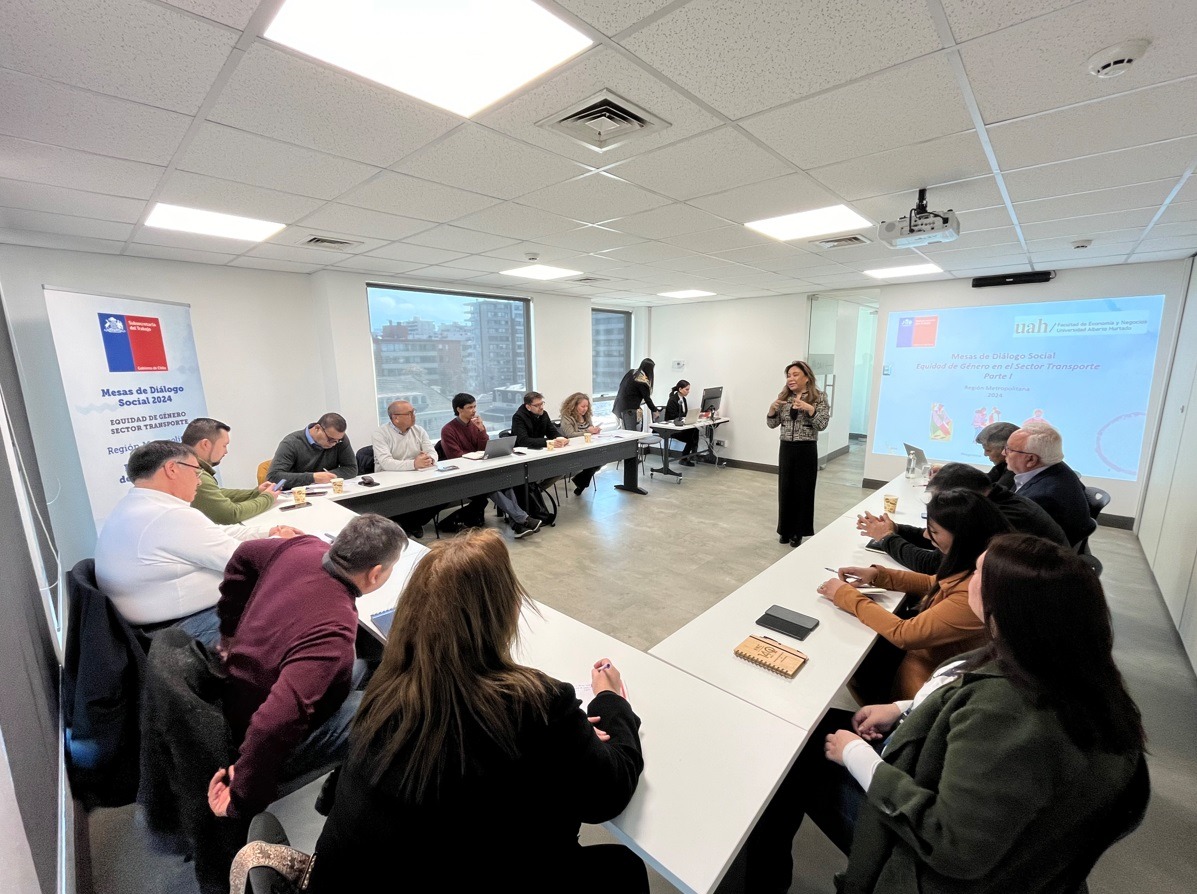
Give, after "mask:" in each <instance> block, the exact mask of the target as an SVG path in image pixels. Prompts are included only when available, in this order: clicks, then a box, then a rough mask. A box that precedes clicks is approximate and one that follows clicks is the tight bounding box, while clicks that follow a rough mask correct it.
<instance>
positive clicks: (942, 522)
mask: <svg viewBox="0 0 1197 894" xmlns="http://www.w3.org/2000/svg"><path fill="white" fill-rule="evenodd" d="M1009 531H1010V523H1009V522H1008V521H1006V519H1005V518H1004V517H1003V516H1002V514H1001V513H1000V512H998V510H997V507H996V506H994V505H993V504H992V503H990V502H989V501H988V500H987V499H985V497H983V496H981V495H980V494H974V493H972V492H970V491H966V490H945V491H940V492H939V493H936V494H935V495H934V496H932V497H931V500H930V502H929V503H928V504H927V533H928V534H929V535H930V537H931V540H932V542H933V543H934V544H935V546H936V547H937V548H938V549H939V551H940V553H941V554H942V556H943V558H942V559H941V560H940V563H939V570H938V571H936V573H935V574H934V575H930V574H919V573H917V572H915V571H898V570H894V569H890V568H881V567H880V566H877V565H871V566H869V567H868V568H858V567H848V568H841V569H840V573H839V577H833V578H832V579H831V580H828V581H824V582H823V583H822V584H820V585H819V594H820V595H821V596H826V597H828V598H830V599H831V600H832V601H833V602H835V604H836V607H837V608H841V609H843V610H844V611H846V612H851V613H852V614H854V615H856V617H857V618H859V619H860V621H861V622H862V623H863V624H865V625H866V626H868V627H870V628H872V629H873V630H875V631H877V633H879V634H881V636H883V637H885V639H886V640H888V641H889V642H890V643H891V644H892V645H894V646H896V647H897V648H898V649H900V650H903V651H904V652H905V654H904V655H903V656H902V658H901V662H900V663H899V664H898V667H897V672H896V674H895V675H894V676H893V678H892V680H891V679H890V674H889V667H888V665H889V664H890V662H891V659H892V657H893V656H892V650H888V649H885V648H884V647H883V648H881V649H880V650H878V651H875V652H873V653H870V655H869V656H868V657H867V658H866V659H865V663H864V664H863V665H862V666H861V669H860V670H859V671H858V672H857V677H856V680H857V684H858V691H860V692H861V693H862V695H864V697H865V698H868V697H869V696H870V695H872V694H874V693H876V692H878V691H880V692H885V693H892V694H894V695H897V696H899V697H900V698H911V697H912V696H913V695H914V694H915V693H916V692H917V691H918V688H919V687H920V686H922V685H923V684H924V683H925V682H927V678H928V677H929V676H931V672H932V671H933V670H935V668H936V667H937V666H938V665H939V664H940V663H941V662H943V661H946V660H947V659H948V658H951V657H952V656H953V655H959V654H960V653H961V652H967V651H968V650H969V649H976V648H979V647H980V646H982V645H984V644H985V630H984V628H983V626H982V624H981V621H980V619H979V618H978V617H977V616H976V615H975V614H973V612H972V611H970V610H969V607H968V580H969V577H971V576H972V573H973V566H974V564H975V563H976V561H977V556H979V555H981V553H982V552H984V551H985V547H986V545H987V544H988V543H989V541H990V539H991V538H992V537H994V536H995V535H997V534H1005V533H1007V532H1009ZM849 578H852V579H853V580H854V582H856V583H859V584H861V585H865V586H877V587H884V588H885V589H887V590H901V591H902V592H905V593H916V594H918V595H920V596H921V597H922V599H921V600H920V601H919V604H918V608H917V610H916V612H915V614H914V615H913V616H912V617H907V618H904V617H902V616H901V615H899V614H893V613H891V612H889V611H887V610H886V609H885V608H883V607H882V606H880V605H878V604H877V603H875V602H874V601H873V600H872V599H870V598H869V597H868V596H865V595H864V594H862V593H861V592H860V590H858V589H857V588H856V587H855V586H853V585H852V584H851V583H846V581H847V580H848V579H849ZM887 653H888V654H889V657H886V656H887Z"/></svg>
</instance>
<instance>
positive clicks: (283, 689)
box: [208, 515, 407, 818]
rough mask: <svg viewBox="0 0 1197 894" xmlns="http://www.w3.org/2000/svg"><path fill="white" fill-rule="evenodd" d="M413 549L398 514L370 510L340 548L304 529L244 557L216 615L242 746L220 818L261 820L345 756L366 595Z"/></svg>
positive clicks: (230, 569)
mask: <svg viewBox="0 0 1197 894" xmlns="http://www.w3.org/2000/svg"><path fill="white" fill-rule="evenodd" d="M406 545H407V537H406V535H404V533H403V529H402V528H400V527H399V526H398V525H397V524H395V523H394V522H393V521H391V520H390V519H387V518H383V517H382V516H380V515H362V516H359V517H357V518H355V519H353V520H352V521H350V522H349V524H347V525H346V526H345V528H344V529H343V530H342V531H341V533H340V535H339V536H338V537H337V539H336V540H334V541H333V544H332V546H331V547H330V546H328V544H326V543H325V542H324V541H322V540H321V539H320V538H318V537H295V538H292V539H290V540H274V539H266V540H251V541H247V542H246V543H244V544H242V545H241V546H240V547H238V549H237V551H236V552H234V553H233V557H232V558H231V559H230V560H229V563H228V565H227V566H226V568H225V572H224V581H223V582H222V583H221V585H220V602H219V603H217V605H216V612H217V615H218V616H219V618H220V633H221V645H220V651H221V653H222V655H223V656H224V663H225V669H226V671H227V672H228V680H227V682H226V684H225V691H224V713H225V717H226V718H227V719H228V722H229V726H230V728H231V729H232V733H233V741H235V742H239V743H240V752H239V756H238V758H237V762H236V763H235V764H233V766H231V767H229V768H228V769H227V770H225V769H223V768H222V769H220V770H218V771H217V772H216V775H215V776H214V777H213V778H212V781H211V783H210V784H209V786H208V803H209V805H210V806H211V808H212V811H213V812H214V813H215V814H216V815H217V816H240V817H245V818H249V817H252V816H253V815H254V814H256V813H258V812H259V811H261V810H263V809H264V808H265V807H266V806H267V805H268V804H269V803H270V802H271V801H273V800H274V799H275V797H276V796H277V793H278V786H279V784H280V783H282V782H286V781H289V780H295V779H298V778H300V777H309V776H314V775H317V773H316V771H319V770H322V769H324V768H330V767H331V765H333V764H336V763H338V762H339V761H340V760H341V759H342V758H343V757H344V753H345V748H346V746H347V745H348V742H349V725H350V722H351V721H352V720H353V715H354V714H355V713H356V712H357V706H358V704H359V702H360V701H361V695H362V693H361V690H360V689H354V686H353V684H354V683H355V682H359V681H355V680H354V641H355V639H356V636H357V604H356V600H357V597H359V596H361V595H362V594H364V593H372V592H373V591H375V590H377V589H378V588H379V587H381V586H382V585H383V584H385V583H386V582H387V580H388V579H389V578H390V576H391V571H392V570H393V569H394V567H395V563H396V562H397V561H398V560H399V555H400V553H401V552H402V551H403V548H404V547H405V546H406ZM362 676H364V674H363V675H362Z"/></svg>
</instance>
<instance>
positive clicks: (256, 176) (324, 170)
mask: <svg viewBox="0 0 1197 894" xmlns="http://www.w3.org/2000/svg"><path fill="white" fill-rule="evenodd" d="M178 167H179V170H182V171H193V172H195V173H197V174H208V175H210V176H212V177H220V178H222V179H224V180H235V181H238V182H240V183H249V184H252V185H254V186H262V187H266V188H267V189H277V190H280V191H281V192H290V193H294V194H296V195H301V196H315V197H316V198H318V199H333V198H336V197H337V196H339V195H340V194H341V193H343V192H345V190H347V189H350V188H351V187H354V186H357V185H358V184H359V183H361V182H362V181H363V180H366V179H367V178H369V177H371V176H373V175H374V174H375V173H377V171H378V168H374V167H371V166H370V165H364V164H362V163H360V162H356V161H350V160H349V159H347V158H337V157H336V156H332V155H326V154H324V153H322V152H316V151H313V150H311V149H304V148H302V147H300V146H292V145H291V144H289V143H280V142H279V141H278V140H272V139H269V138H267V137H261V136H258V135H257V134H252V133H246V132H245V131H242V130H236V129H234V128H232V127H225V126H224V125H221V124H214V123H212V122H211V121H207V122H205V123H204V124H203V126H202V127H201V128H200V130H199V133H197V134H196V136H195V138H194V139H193V140H192V142H191V144H190V145H189V146H188V147H187V151H186V153H185V154H184V156H183V158H182V160H181V161H180V162H179V165H178Z"/></svg>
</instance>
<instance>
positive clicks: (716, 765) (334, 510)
mask: <svg viewBox="0 0 1197 894" xmlns="http://www.w3.org/2000/svg"><path fill="white" fill-rule="evenodd" d="M321 501H323V502H321ZM355 515H356V513H354V512H352V511H351V510H349V509H348V508H346V507H345V506H343V505H340V504H338V503H337V502H335V501H331V500H326V498H324V497H318V498H316V502H315V503H313V506H312V508H311V509H299V510H294V511H289V512H283V511H281V507H280V506H276V507H275V508H273V509H271V510H269V511H268V512H266V513H264V514H263V515H261V516H259V517H258V518H257V519H254V521H255V523H257V524H262V525H274V524H288V525H292V526H294V527H297V528H300V529H301V530H303V531H305V532H307V533H312V534H320V533H331V534H336V533H337V532H338V531H340V529H341V528H342V527H343V526H344V525H345V524H346V523H347V522H348V521H349V520H350V519H352V518H353V517H354V516H355ZM427 553H428V548H427V547H425V546H424V545H423V544H421V543H416V542H414V541H413V542H409V545H408V547H407V548H406V549H405V550H404V552H403V556H402V557H401V558H400V561H399V563H398V565H397V566H396V568H395V571H394V572H393V573H392V575H391V578H390V580H389V581H388V582H387V584H386V585H385V586H384V587H382V588H381V589H379V590H377V591H376V592H374V593H368V594H366V595H364V596H362V597H361V598H360V599H359V600H358V613H359V616H360V618H361V623H362V625H363V626H364V627H365V628H366V629H367V630H369V631H370V632H371V633H373V634H374V635H375V636H376V637H377V638H378V639H380V640H382V639H384V637H383V636H382V635H381V633H379V631H378V628H377V627H375V626H374V624H373V623H372V622H371V621H370V616H371V615H373V614H377V613H378V612H380V611H385V610H387V609H390V608H394V606H395V603H396V602H397V600H398V598H399V594H400V593H401V592H402V589H403V586H404V585H405V584H406V582H407V579H408V577H409V576H410V574H411V572H412V569H413V568H414V567H415V565H416V564H417V563H418V562H419V560H420V559H421V558H423V556H424V555H426V554H427ZM517 658H518V660H520V661H521V662H523V663H525V664H528V665H529V666H531V667H536V668H539V669H541V670H543V671H544V672H545V673H547V674H549V675H550V676H553V677H555V678H557V679H559V680H565V681H568V682H572V683H582V682H585V683H588V682H589V681H590V666H591V665H592V664H593V663H594V662H595V661H596V660H598V659H599V658H609V659H611V661H612V662H613V663H614V664H615V666H616V667H618V668H619V670H620V673H621V674H622V676H623V678H624V681H625V684H626V686H627V689H628V696H629V701H630V702H631V704H632V707H633V709H634V710H635V711H636V713H637V714H638V715H639V716H640V719H641V721H642V722H643V726H642V727H641V730H640V739H641V743H642V747H643V750H644V765H645V766H644V773H643V775H642V776H641V778H640V782H639V785H638V786H637V788H636V793H635V795H634V796H633V797H632V801H631V803H630V804H629V805H628V807H627V809H626V810H625V811H624V812H623V813H622V814H620V815H619V816H618V817H616V818H615V819H613V820H611V821H610V822H608V823H605V824H604V825H605V826H606V828H607V829H608V830H609V831H610V832H611V833H612V834H613V835H614V836H615V837H616V838H618V839H619V840H620V841H622V842H624V843H625V844H627V845H628V846H629V847H631V848H632V849H633V850H635V851H636V852H637V853H638V854H640V855H641V856H642V857H643V858H644V859H645V861H646V862H647V863H648V864H649V865H651V866H652V867H653V868H654V869H655V870H656V871H657V872H659V873H660V874H661V875H662V876H664V877H665V878H666V879H668V880H669V881H670V882H671V883H672V884H673V885H675V886H676V887H677V888H678V889H680V890H682V891H686V892H694V894H707V892H710V891H713V890H714V889H715V887H716V886H717V885H718V884H719V882H720V880H722V878H723V876H724V874H725V873H726V872H727V869H728V867H729V866H730V865H731V862H732V860H734V859H735V857H736V854H737V853H739V850H740V847H741V846H742V845H743V843H744V840H745V839H746V838H747V836H748V833H749V832H750V831H751V830H752V827H753V826H754V825H755V823H756V820H757V818H758V817H759V816H760V814H761V811H763V810H764V808H765V805H766V804H768V803H769V799H770V798H771V797H772V795H773V792H774V791H775V790H776V788H777V786H778V785H779V784H780V782H781V780H782V779H783V778H784V777H785V774H786V772H787V770H788V769H789V767H790V764H791V763H793V761H794V758H795V757H796V756H797V754H798V749H799V748H800V746H801V744H802V740H803V737H804V731H798V730H795V729H794V728H793V726H791V725H790V724H788V723H786V722H784V721H783V720H780V719H779V718H777V717H774V716H772V715H771V714H769V713H767V712H766V711H762V710H760V709H758V708H756V707H753V706H752V705H751V704H749V703H747V702H746V701H743V700H741V699H738V698H736V697H734V696H733V695H729V694H728V693H726V692H723V691H722V690H720V689H718V688H716V687H715V686H712V685H710V684H708V683H705V682H703V681H702V680H699V679H697V678H696V677H694V676H692V675H691V674H688V673H685V672H684V671H681V670H679V669H677V668H675V667H672V666H670V665H669V664H667V663H666V662H664V661H661V660H659V659H657V658H654V657H652V656H651V655H647V654H645V653H644V652H641V651H639V650H637V649H635V648H633V647H632V646H629V645H627V644H626V643H622V642H620V641H619V640H617V639H615V638H614V637H611V636H608V635H607V634H605V633H601V632H600V631H598V630H595V629H593V628H591V627H588V626H586V625H585V624H583V623H581V622H580V621H575V620H574V619H573V618H570V617H569V616H567V615H564V614H562V613H561V612H559V611H556V610H555V609H553V608H550V607H549V606H547V605H543V604H540V603H537V604H536V606H535V609H534V610H525V612H524V613H523V617H522V621H521V625H520V641H519V644H518V648H517Z"/></svg>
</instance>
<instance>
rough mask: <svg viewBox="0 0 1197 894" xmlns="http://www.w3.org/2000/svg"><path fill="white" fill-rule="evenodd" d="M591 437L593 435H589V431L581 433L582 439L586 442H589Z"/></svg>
mask: <svg viewBox="0 0 1197 894" xmlns="http://www.w3.org/2000/svg"><path fill="white" fill-rule="evenodd" d="M591 437H593V435H591V434H590V432H585V433H584V434H583V435H582V439H583V440H584V441H585V442H586V443H587V444H589V443H590V439H591Z"/></svg>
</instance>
